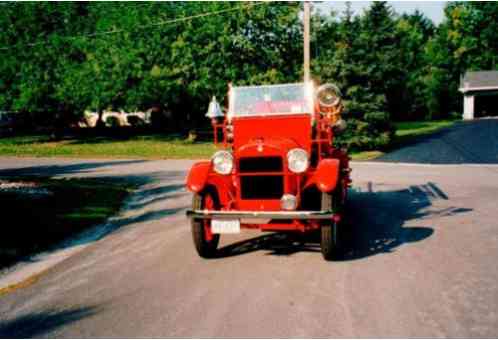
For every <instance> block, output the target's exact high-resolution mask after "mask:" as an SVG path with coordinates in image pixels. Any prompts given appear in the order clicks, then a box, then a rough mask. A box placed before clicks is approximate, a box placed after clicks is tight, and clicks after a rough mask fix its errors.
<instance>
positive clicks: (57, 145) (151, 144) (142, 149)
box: [0, 135, 216, 159]
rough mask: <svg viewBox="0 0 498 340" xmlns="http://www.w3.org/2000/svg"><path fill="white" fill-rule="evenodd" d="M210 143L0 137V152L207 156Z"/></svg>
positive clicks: (143, 138) (159, 137)
mask: <svg viewBox="0 0 498 340" xmlns="http://www.w3.org/2000/svg"><path fill="white" fill-rule="evenodd" d="M215 150H216V148H215V146H214V145H213V143H211V142H198V143H192V142H189V141H187V140H182V139H179V138H173V137H167V136H163V135H147V136H136V137H131V138H128V139H114V138H108V137H91V138H85V139H70V140H63V141H58V142H54V141H51V140H50V139H49V137H47V136H23V137H13V138H0V155H2V156H34V157H53V156H57V157H80V158H85V157H86V158H99V157H100V158H150V159H165V158H209V157H211V155H212V154H213V152H214V151H215Z"/></svg>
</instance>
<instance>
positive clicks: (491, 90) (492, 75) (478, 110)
mask: <svg viewBox="0 0 498 340" xmlns="http://www.w3.org/2000/svg"><path fill="white" fill-rule="evenodd" d="M459 91H460V92H462V93H463V119H474V118H478V117H486V116H498V71H477V72H467V73H465V76H464V77H463V78H462V80H461V82H460V89H459Z"/></svg>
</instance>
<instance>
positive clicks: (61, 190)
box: [0, 178, 133, 267]
mask: <svg viewBox="0 0 498 340" xmlns="http://www.w3.org/2000/svg"><path fill="white" fill-rule="evenodd" d="M14 182H15V183H20V184H21V185H22V187H21V188H16V189H6V188H5V186H6V185H9V184H10V185H12V184H13V183H14ZM2 187H3V188H2ZM0 188H2V190H0V206H1V207H2V224H1V225H2V234H1V237H0V267H2V266H5V265H8V264H9V263H12V262H14V261H16V260H18V259H19V258H21V257H22V256H25V255H28V254H31V253H34V252H38V251H43V250H46V249H48V248H49V247H50V246H52V245H54V244H55V243H57V242H58V241H61V240H63V239H64V238H67V237H68V236H71V235H74V234H75V233H78V232H79V231H82V230H83V229H85V228H88V227H90V226H93V225H96V224H98V223H101V222H104V221H105V220H106V219H107V218H108V217H110V216H112V215H114V214H115V213H116V212H117V211H118V210H119V208H120V207H121V205H122V203H123V200H124V199H125V198H126V196H127V195H128V194H129V192H130V191H131V190H132V189H133V186H131V185H130V184H126V183H119V184H118V183H114V182H109V181H104V180H100V179H99V180H97V179H39V178H37V179H12V178H9V180H3V181H0Z"/></svg>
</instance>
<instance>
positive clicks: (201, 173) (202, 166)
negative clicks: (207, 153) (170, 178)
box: [187, 162, 211, 193]
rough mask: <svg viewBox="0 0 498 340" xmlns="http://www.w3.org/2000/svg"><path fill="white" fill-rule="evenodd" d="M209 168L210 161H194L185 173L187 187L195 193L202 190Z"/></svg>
mask: <svg viewBox="0 0 498 340" xmlns="http://www.w3.org/2000/svg"><path fill="white" fill-rule="evenodd" d="M210 170H211V162H199V163H195V164H194V165H193V166H192V168H191V169H190V172H189V173H188V175H187V188H188V189H189V190H190V191H192V192H195V193H198V192H200V191H202V189H204V187H205V186H206V182H207V178H208V175H209V171H210Z"/></svg>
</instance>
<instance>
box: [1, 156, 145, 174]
mask: <svg viewBox="0 0 498 340" xmlns="http://www.w3.org/2000/svg"><path fill="white" fill-rule="evenodd" d="M143 162H146V161H145V160H119V161H95V162H81V161H75V162H74V163H69V164H60V165H37V166H26V167H21V168H6V169H0V176H2V177H12V176H14V177H24V176H39V177H52V176H61V175H73V174H86V173H92V172H94V171H96V170H97V169H99V168H103V167H115V166H120V165H123V166H127V165H132V164H138V163H143Z"/></svg>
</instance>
